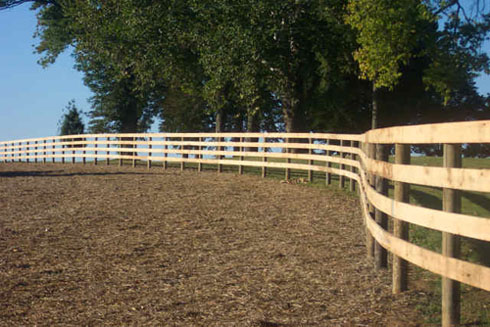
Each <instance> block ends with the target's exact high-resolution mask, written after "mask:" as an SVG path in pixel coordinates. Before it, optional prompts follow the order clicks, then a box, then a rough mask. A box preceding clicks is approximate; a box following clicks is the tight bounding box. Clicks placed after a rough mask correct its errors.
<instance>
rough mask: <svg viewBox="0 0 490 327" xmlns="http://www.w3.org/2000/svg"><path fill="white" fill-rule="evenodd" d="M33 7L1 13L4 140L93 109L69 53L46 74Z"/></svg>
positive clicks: (485, 82) (0, 127)
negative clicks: (72, 110)
mask: <svg viewBox="0 0 490 327" xmlns="http://www.w3.org/2000/svg"><path fill="white" fill-rule="evenodd" d="M29 7H30V5H29V4H26V5H22V6H19V7H16V8H13V9H10V10H7V11H2V12H0V31H1V33H0V141H5V140H14V139H20V138H32V137H43V136H51V135H56V134H58V121H59V119H60V117H61V115H62V111H63V108H64V107H65V106H66V105H67V103H68V101H70V100H71V99H75V101H76V103H77V106H78V107H79V108H80V109H82V110H83V111H88V109H89V104H88V102H87V99H88V98H89V97H90V96H91V92H90V90H89V89H88V88H87V87H86V86H84V85H83V82H82V74H81V73H79V72H77V71H76V70H75V69H74V68H73V64H74V61H73V59H72V58H71V57H70V55H69V53H68V52H67V53H64V54H62V55H61V56H60V57H59V58H58V60H57V61H56V63H54V64H53V65H51V66H49V67H48V68H46V69H43V68H42V67H41V66H40V65H38V64H37V60H38V59H39V55H37V54H34V53H33V51H34V48H33V44H35V43H36V41H35V40H34V39H33V38H32V36H33V33H34V31H35V27H36V17H35V14H34V12H32V11H30V10H29ZM484 50H485V51H490V46H489V45H487V46H486V47H485V49H484ZM477 85H478V87H479V88H480V92H482V93H484V94H486V93H490V77H489V76H483V77H480V78H479V79H478V80H477Z"/></svg>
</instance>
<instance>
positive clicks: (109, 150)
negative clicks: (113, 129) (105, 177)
mask: <svg viewBox="0 0 490 327" xmlns="http://www.w3.org/2000/svg"><path fill="white" fill-rule="evenodd" d="M105 140H106V142H107V158H106V159H105V165H106V166H109V165H110V163H111V158H110V155H111V145H110V144H109V141H110V140H111V139H110V137H106V138H105Z"/></svg>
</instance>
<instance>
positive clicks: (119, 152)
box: [117, 137, 123, 166]
mask: <svg viewBox="0 0 490 327" xmlns="http://www.w3.org/2000/svg"><path fill="white" fill-rule="evenodd" d="M121 139H122V138H121V137H118V138H117V140H118V141H121ZM118 147H119V148H121V147H122V144H120V143H119V144H118ZM118 154H119V156H121V151H118ZM122 165H123V159H122V158H119V166H122Z"/></svg>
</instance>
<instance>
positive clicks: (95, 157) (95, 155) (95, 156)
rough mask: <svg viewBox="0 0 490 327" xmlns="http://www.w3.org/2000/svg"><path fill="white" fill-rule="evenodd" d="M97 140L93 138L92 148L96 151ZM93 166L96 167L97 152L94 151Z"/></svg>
mask: <svg viewBox="0 0 490 327" xmlns="http://www.w3.org/2000/svg"><path fill="white" fill-rule="evenodd" d="M97 140H98V138H97V137H95V138H94V148H96V149H97ZM94 166H97V150H95V151H94Z"/></svg>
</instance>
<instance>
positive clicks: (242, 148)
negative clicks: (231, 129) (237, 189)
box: [238, 137, 244, 175]
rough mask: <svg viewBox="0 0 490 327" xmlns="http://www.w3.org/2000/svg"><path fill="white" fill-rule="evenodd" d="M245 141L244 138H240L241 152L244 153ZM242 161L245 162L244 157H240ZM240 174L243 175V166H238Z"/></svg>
mask: <svg viewBox="0 0 490 327" xmlns="http://www.w3.org/2000/svg"><path fill="white" fill-rule="evenodd" d="M243 141H244V138H243V137H240V143H241V144H240V152H243V150H244V147H243ZM240 161H243V156H240ZM238 174H240V175H243V166H242V165H240V166H238Z"/></svg>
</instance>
